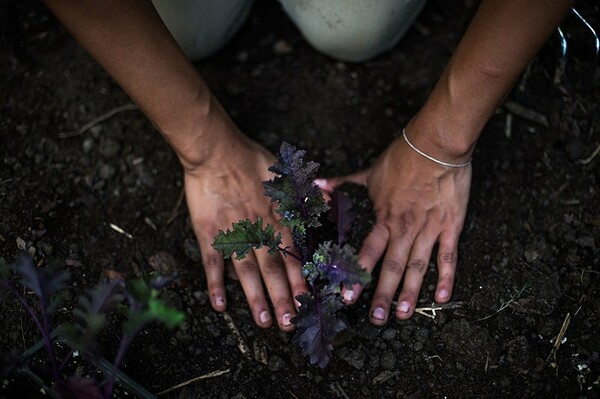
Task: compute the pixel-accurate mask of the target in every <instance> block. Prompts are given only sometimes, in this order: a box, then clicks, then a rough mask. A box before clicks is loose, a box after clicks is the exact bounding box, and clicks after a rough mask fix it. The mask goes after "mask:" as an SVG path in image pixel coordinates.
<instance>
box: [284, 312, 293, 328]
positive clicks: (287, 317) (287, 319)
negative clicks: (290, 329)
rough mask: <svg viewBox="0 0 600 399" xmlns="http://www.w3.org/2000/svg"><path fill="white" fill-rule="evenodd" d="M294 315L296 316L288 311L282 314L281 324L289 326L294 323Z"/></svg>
mask: <svg viewBox="0 0 600 399" xmlns="http://www.w3.org/2000/svg"><path fill="white" fill-rule="evenodd" d="M292 317H294V316H293V315H292V314H291V313H286V314H284V315H283V316H281V325H282V326H285V327H287V326H289V325H291V324H292V321H291V320H292Z"/></svg>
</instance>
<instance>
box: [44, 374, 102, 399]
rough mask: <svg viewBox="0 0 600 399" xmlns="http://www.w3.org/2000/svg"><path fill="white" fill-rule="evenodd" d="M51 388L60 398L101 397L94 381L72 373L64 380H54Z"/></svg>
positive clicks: (89, 398)
mask: <svg viewBox="0 0 600 399" xmlns="http://www.w3.org/2000/svg"><path fill="white" fill-rule="evenodd" d="M52 388H54V390H55V391H56V392H57V393H58V396H60V398H61V399H102V393H101V392H100V388H99V387H98V385H97V384H96V381H95V380H94V379H93V378H89V377H88V378H85V377H81V376H77V375H74V376H72V377H69V379H68V380H66V381H57V382H55V383H54V385H53V387H52Z"/></svg>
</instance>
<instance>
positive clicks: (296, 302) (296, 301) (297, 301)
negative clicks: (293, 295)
mask: <svg viewBox="0 0 600 399" xmlns="http://www.w3.org/2000/svg"><path fill="white" fill-rule="evenodd" d="M294 303H295V304H296V308H300V306H301V305H302V304H301V303H300V301H299V300H297V299H294Z"/></svg>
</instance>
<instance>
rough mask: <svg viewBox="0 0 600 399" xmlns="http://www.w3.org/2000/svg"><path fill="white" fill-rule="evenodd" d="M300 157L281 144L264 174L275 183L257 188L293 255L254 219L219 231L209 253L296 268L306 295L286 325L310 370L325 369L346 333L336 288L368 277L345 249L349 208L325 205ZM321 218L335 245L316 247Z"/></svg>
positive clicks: (342, 200)
mask: <svg viewBox="0 0 600 399" xmlns="http://www.w3.org/2000/svg"><path fill="white" fill-rule="evenodd" d="M304 155H305V151H302V150H297V149H296V148H295V147H293V146H291V145H289V144H287V143H283V144H282V145H281V148H280V152H279V159H278V161H277V162H276V163H275V164H274V165H273V166H271V167H270V168H269V170H270V171H272V172H274V173H275V174H276V177H274V178H273V179H271V180H269V181H266V182H263V187H264V188H265V195H267V196H269V197H270V198H271V201H272V202H277V203H278V207H277V209H276V211H277V213H278V214H279V215H280V216H281V218H280V222H281V224H282V225H284V226H286V227H288V228H289V229H290V231H291V233H292V239H293V245H294V250H291V248H289V247H283V246H282V245H283V244H282V238H281V234H277V235H275V230H274V228H273V226H271V225H268V224H267V225H266V226H264V227H263V220H262V219H261V218H260V217H259V218H257V220H255V221H251V220H249V219H247V220H242V221H240V222H238V223H234V224H233V226H232V228H231V229H228V230H227V231H219V234H218V235H217V236H216V237H215V240H214V243H213V247H214V248H215V249H217V250H218V251H220V252H221V253H222V254H223V256H224V257H225V258H230V257H231V256H233V255H234V254H235V257H236V259H243V258H244V257H245V256H246V254H247V253H248V252H249V251H250V250H251V249H253V248H261V247H263V246H266V247H268V248H269V252H270V253H275V252H276V251H279V252H281V253H283V255H285V256H292V257H294V258H297V259H298V260H299V261H301V262H302V265H303V266H302V274H303V276H304V277H305V278H306V281H307V283H308V286H309V291H308V292H307V293H304V294H302V295H299V296H297V297H296V299H297V300H298V302H299V303H300V306H299V308H298V315H297V316H296V317H294V318H293V319H292V323H294V324H295V325H296V335H295V337H294V342H295V343H297V344H298V345H299V346H300V347H301V348H302V354H303V355H305V356H309V358H310V362H311V363H312V364H318V365H319V366H320V367H325V366H326V365H327V364H328V363H329V361H330V360H331V356H332V352H333V340H334V338H335V336H336V335H337V334H338V333H340V332H341V331H343V330H344V329H345V328H346V327H347V326H346V323H344V322H343V321H342V320H340V319H339V318H338V316H337V312H338V310H340V309H341V308H342V307H343V306H344V304H343V303H342V298H341V295H340V291H341V287H342V285H346V286H349V287H350V286H352V285H353V284H361V285H363V286H364V285H365V284H366V283H368V282H369V281H370V274H369V273H368V272H367V271H366V270H364V269H362V268H361V267H360V265H359V264H358V256H357V255H356V250H355V249H354V248H353V247H352V246H350V245H349V244H347V243H346V236H347V234H348V232H349V230H350V228H351V225H352V220H353V216H352V213H351V210H352V202H351V201H350V199H349V198H348V197H347V196H346V195H345V194H344V193H342V192H339V191H336V192H334V193H333V194H332V196H331V200H330V202H329V204H327V202H326V201H325V198H324V197H323V194H322V193H321V190H320V189H319V188H318V187H317V186H316V185H315V184H314V183H313V180H314V179H315V177H316V172H317V169H318V167H319V164H317V163H315V162H304V160H303V157H304ZM325 214H328V215H329V219H330V221H332V222H333V223H334V225H335V226H336V230H337V240H335V241H325V242H322V243H318V242H317V237H316V235H315V229H316V228H318V227H321V226H322V223H321V220H320V219H321V217H322V216H324V215H325Z"/></svg>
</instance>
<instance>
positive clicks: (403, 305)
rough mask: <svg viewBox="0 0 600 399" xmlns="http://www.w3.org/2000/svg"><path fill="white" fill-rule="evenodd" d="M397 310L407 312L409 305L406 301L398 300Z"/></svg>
mask: <svg viewBox="0 0 600 399" xmlns="http://www.w3.org/2000/svg"><path fill="white" fill-rule="evenodd" d="M398 310H399V311H401V312H402V313H408V311H409V310H410V305H409V304H408V302H405V301H403V302H400V305H399V306H398Z"/></svg>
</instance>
